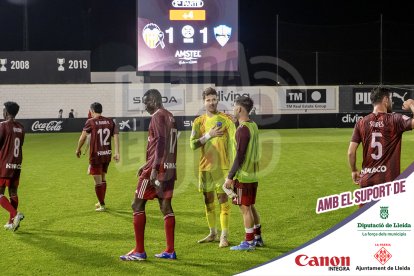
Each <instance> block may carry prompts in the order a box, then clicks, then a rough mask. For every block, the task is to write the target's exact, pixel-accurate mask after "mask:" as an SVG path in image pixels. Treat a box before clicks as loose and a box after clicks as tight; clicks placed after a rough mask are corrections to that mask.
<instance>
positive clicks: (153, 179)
mask: <svg viewBox="0 0 414 276" xmlns="http://www.w3.org/2000/svg"><path fill="white" fill-rule="evenodd" d="M157 176H158V171H157V170H156V169H152V170H151V175H150V183H151V184H152V185H154V186H156V187H159V186H160V182H159V181H158V179H157Z"/></svg>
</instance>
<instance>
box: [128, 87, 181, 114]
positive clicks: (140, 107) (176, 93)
mask: <svg viewBox="0 0 414 276" xmlns="http://www.w3.org/2000/svg"><path fill="white" fill-rule="evenodd" d="M146 91H147V90H144V89H134V88H130V89H129V90H128V111H144V110H145V106H144V103H143V100H142V97H143V96H144V93H145V92H146ZM160 93H161V96H162V103H163V105H164V107H165V108H166V109H168V110H169V111H184V110H185V95H184V90H183V89H168V90H166V91H160Z"/></svg>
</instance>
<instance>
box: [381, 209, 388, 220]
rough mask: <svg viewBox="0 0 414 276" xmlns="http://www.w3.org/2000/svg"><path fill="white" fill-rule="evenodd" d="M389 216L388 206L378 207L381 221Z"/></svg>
mask: <svg viewBox="0 0 414 276" xmlns="http://www.w3.org/2000/svg"><path fill="white" fill-rule="evenodd" d="M388 216H389V214H388V206H381V207H380V217H381V218H382V219H387V218H388Z"/></svg>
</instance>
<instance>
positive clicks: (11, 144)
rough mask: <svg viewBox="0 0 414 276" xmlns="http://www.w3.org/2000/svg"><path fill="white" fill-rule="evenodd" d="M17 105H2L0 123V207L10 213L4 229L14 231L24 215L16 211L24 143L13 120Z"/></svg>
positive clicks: (17, 109) (18, 127)
mask: <svg viewBox="0 0 414 276" xmlns="http://www.w3.org/2000/svg"><path fill="white" fill-rule="evenodd" d="M19 108H20V107H19V105H18V104H17V103H15V102H6V103H4V109H3V116H4V119H5V120H4V121H3V122H1V123H0V206H1V207H3V208H4V209H6V210H7V211H8V212H9V213H10V217H9V221H8V223H7V224H6V225H4V228H5V229H6V230H12V231H16V230H17V229H18V228H19V226H20V221H21V220H22V219H23V218H24V215H23V214H22V213H20V212H18V211H17V207H18V204H19V199H18V196H17V188H18V186H19V179H20V171H21V167H22V160H23V155H22V146H23V142H24V129H23V126H22V125H21V124H20V123H18V122H17V121H16V120H15V117H16V115H17V113H18V112H19ZM6 187H8V189H9V196H10V201H9V200H8V199H7V197H6V196H5V195H4V192H5V190H6Z"/></svg>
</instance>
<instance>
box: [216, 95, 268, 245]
mask: <svg viewBox="0 0 414 276" xmlns="http://www.w3.org/2000/svg"><path fill="white" fill-rule="evenodd" d="M252 108H253V100H252V99H250V98H249V97H245V96H241V97H239V98H237V99H236V102H235V106H234V115H235V117H236V118H237V120H238V121H239V127H238V128H237V131H236V142H237V152H236V157H235V159H234V162H233V166H232V168H231V170H230V172H229V174H228V177H227V179H226V182H225V183H224V187H225V188H227V189H230V188H233V189H234V192H235V194H236V196H235V197H234V198H233V203H234V204H236V205H239V206H240V210H241V213H242V216H243V222H244V227H245V232H246V235H245V240H244V241H242V242H241V243H240V245H237V246H233V247H231V248H230V249H231V250H252V249H255V248H256V246H263V245H264V244H263V239H262V237H261V226H260V217H259V214H258V213H257V210H256V208H255V206H254V204H255V203H256V193H257V185H258V178H257V174H258V171H259V159H260V158H259V153H260V151H259V130H258V128H257V125H256V123H255V122H253V121H251V120H250V118H249V112H250V110H251V109H252Z"/></svg>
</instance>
